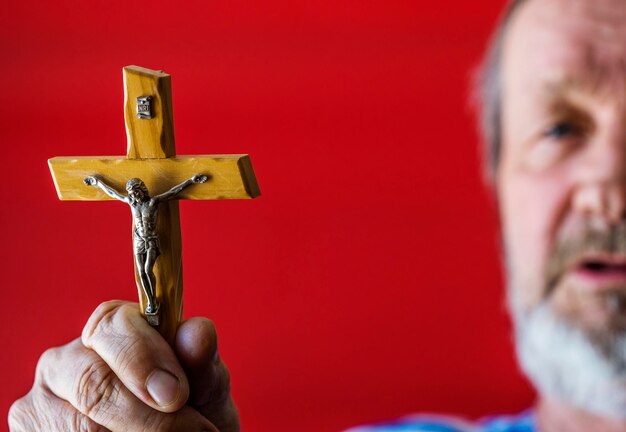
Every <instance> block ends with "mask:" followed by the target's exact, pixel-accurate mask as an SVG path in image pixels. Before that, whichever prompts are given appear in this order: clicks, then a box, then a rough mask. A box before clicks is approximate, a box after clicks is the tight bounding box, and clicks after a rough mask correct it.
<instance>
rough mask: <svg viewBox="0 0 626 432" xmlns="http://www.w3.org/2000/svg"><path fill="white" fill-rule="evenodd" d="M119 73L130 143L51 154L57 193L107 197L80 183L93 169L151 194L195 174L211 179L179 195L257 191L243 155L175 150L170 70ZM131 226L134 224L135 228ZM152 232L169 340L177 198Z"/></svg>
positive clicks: (232, 195)
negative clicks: (144, 114) (111, 149)
mask: <svg viewBox="0 0 626 432" xmlns="http://www.w3.org/2000/svg"><path fill="white" fill-rule="evenodd" d="M123 75H124V117H125V123H126V136H127V144H128V147H127V155H126V157H123V156H98V157H80V156H77V157H56V158H52V159H49V160H48V165H49V167H50V172H51V173H52V178H53V179H54V184H55V187H56V190H57V194H58V196H59V199H61V200H86V201H94V200H110V199H112V198H110V197H109V196H107V195H106V194H104V192H102V191H101V190H100V189H98V188H95V187H90V186H87V185H85V184H84V183H83V179H84V178H85V177H87V176H93V175H97V176H100V177H101V178H102V179H103V180H104V181H105V182H106V183H107V184H109V185H110V186H111V187H113V188H115V189H117V191H118V192H120V193H122V194H124V195H125V185H126V182H127V181H128V180H129V179H131V178H133V177H138V178H140V179H142V180H143V181H144V182H145V184H146V186H147V187H148V190H149V192H150V195H151V196H155V195H158V194H160V193H163V192H165V191H167V190H169V189H170V188H171V187H172V186H174V185H176V184H179V183H181V182H183V181H184V180H187V179H188V178H190V177H191V176H193V175H194V174H205V175H207V176H208V177H209V180H208V181H207V182H206V183H201V184H194V185H191V186H190V187H188V188H187V189H185V190H184V191H183V192H182V193H181V194H180V195H179V197H178V198H179V199H191V200H216V199H242V198H244V199H245V198H255V197H257V196H259V195H260V190H259V185H258V183H257V180H256V176H255V174H254V170H253V168H252V163H251V162H250V158H249V157H248V155H207V156H176V150H175V145H174V117H173V111H172V89H171V78H170V75H168V74H166V73H165V72H163V71H153V70H150V69H145V68H142V67H139V66H127V67H125V68H124V70H123ZM141 96H151V97H152V101H151V108H152V115H153V118H150V119H140V118H137V108H136V100H137V97H141ZM120 204H121V203H120ZM134 229H135V227H134V226H133V227H132V231H133V232H134ZM131 235H132V232H131ZM157 235H158V238H159V243H160V249H161V251H160V252H161V255H160V256H159V257H158V259H157V260H156V263H155V266H154V273H155V276H156V296H157V299H158V301H159V303H160V304H161V311H160V320H161V323H160V325H159V326H158V327H157V330H158V331H159V332H160V333H161V334H162V335H163V337H164V338H165V339H166V340H167V341H168V343H170V345H173V344H174V339H175V336H176V329H177V328H178V323H179V322H180V319H181V318H182V313H183V272H182V239H181V235H180V215H179V211H178V202H177V201H169V202H164V203H161V204H160V205H159V210H158V217H157ZM131 245H132V238H131ZM135 282H136V285H137V290H138V293H139V302H140V307H141V312H142V313H143V311H144V310H145V307H146V304H147V299H146V296H145V295H144V292H143V289H142V285H141V278H140V277H139V273H138V272H137V268H136V265H135Z"/></svg>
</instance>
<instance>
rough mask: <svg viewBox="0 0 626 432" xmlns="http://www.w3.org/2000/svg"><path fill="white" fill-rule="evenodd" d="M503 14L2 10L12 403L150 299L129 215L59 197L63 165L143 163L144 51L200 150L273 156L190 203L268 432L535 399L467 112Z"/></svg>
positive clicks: (198, 246) (188, 139)
mask: <svg viewBox="0 0 626 432" xmlns="http://www.w3.org/2000/svg"><path fill="white" fill-rule="evenodd" d="M181 3H183V2H181ZM501 6H502V2H501V1H496V0H490V1H487V2H484V1H483V2H480V3H476V2H468V1H465V0H463V1H462V0H452V1H449V2H442V1H437V2H417V1H397V0H385V1H382V0H381V1H378V2H374V1H343V2H337V1H331V0H328V1H300V2H299V1H280V2H277V1H273V2H268V1H265V2H261V1H259V2H255V1H250V0H230V1H221V2H216V1H202V2H200V1H198V2H188V4H187V5H185V6H180V5H178V6H176V5H174V4H173V2H172V3H168V2H163V1H149V2H148V1H146V2H140V1H132V2H131V1H126V2H122V1H117V0H115V1H90V2H79V1H74V2H70V1H67V0H61V1H55V2H48V3H47V4H42V2H36V1H33V0H8V2H7V1H5V2H4V3H3V4H2V5H0V53H1V59H0V62H1V68H0V85H1V86H2V92H1V95H0V119H1V120H0V126H1V127H0V143H1V145H2V146H1V148H2V152H3V157H2V159H1V160H2V169H1V170H0V184H1V185H2V187H3V189H4V193H5V194H6V195H7V197H6V198H5V199H4V200H3V201H2V204H0V205H1V211H0V230H1V233H0V236H1V238H2V240H3V247H2V249H1V252H0V253H1V257H0V262H1V263H2V264H1V266H2V275H3V279H4V281H3V285H2V288H1V289H2V298H3V302H2V311H1V312H0V320H2V325H1V326H0V332H1V333H0V337H1V338H2V368H1V369H0V370H1V372H0V389H1V399H0V412H2V413H3V414H2V415H5V414H6V412H7V410H8V407H9V405H10V403H11V401H12V400H14V399H15V398H17V397H18V396H20V395H22V394H24V393H25V392H26V391H27V390H28V389H29V388H30V385H31V383H32V377H33V372H34V368H35V364H36V361H37V358H38V356H39V354H40V353H41V352H42V351H43V350H44V349H45V348H46V347H49V346H53V345H58V344H63V343H66V342H67V341H69V340H71V339H73V338H74V337H77V336H78V335H79V334H80V331H81V328H82V325H83V324H84V322H85V320H86V319H87V317H88V316H89V314H90V312H91V311H92V310H93V309H94V308H95V307H96V305H98V304H99V303H100V302H102V301H104V300H107V299H112V298H127V299H133V298H134V296H135V288H134V282H133V274H132V252H131V242H130V215H129V211H128V209H127V208H125V207H124V206H123V205H121V204H115V203H111V202H100V203H76V202H60V201H58V200H57V197H56V193H55V191H54V188H53V184H52V181H51V178H50V175H49V172H48V168H47V165H46V159H47V158H49V157H52V156H57V155H101V154H111V155H123V154H124V153H125V147H126V143H125V139H126V138H125V131H124V123H123V114H122V102H123V93H122V73H121V68H122V66H124V65H128V64H138V65H142V66H145V67H149V68H153V69H164V70H165V71H167V72H169V73H171V74H172V78H173V91H174V112H175V122H176V139H177V147H178V151H179V154H194V153H196V154H198V153H204V154H206V153H250V154H251V156H252V161H253V163H254V167H255V169H256V172H257V176H258V180H259V183H260V186H261V189H262V192H263V195H262V196H261V197H260V198H259V199H257V200H254V201H229V202H224V201H222V202H184V203H182V204H181V208H182V210H181V213H182V215H181V219H182V224H183V245H184V262H185V289H186V292H185V302H186V314H187V315H188V316H191V315H199V314H201V315H206V316H209V317H211V318H213V319H214V320H215V321H216V323H217V326H218V330H219V332H220V340H221V349H220V351H221V353H222V356H223V357H224V358H225V359H226V361H227V362H228V364H229V366H230V368H231V371H232V376H233V381H234V382H233V385H234V393H235V396H236V399H237V401H238V404H239V406H240V409H241V413H242V420H243V424H244V430H245V431H260V432H263V431H273V432H281V431H285V432H294V431H298V432H308V431H310V432H319V431H337V430H339V429H341V428H343V427H346V426H348V425H352V424H355V423H360V422H364V421H371V420H375V419H384V418H390V417H393V416H397V415H400V414H403V413H407V412H411V411H423V410H427V411H438V412H455V413H460V414H465V415H468V416H478V415H483V414H486V413H491V412H509V411H515V410H519V409H522V408H524V407H526V406H527V405H528V404H529V403H530V401H531V400H532V393H531V390H530V389H529V387H528V385H527V384H526V383H525V382H524V381H523V380H522V378H520V376H519V373H518V372H517V369H516V366H515V362H514V360H513V353H512V346H511V343H510V336H509V334H510V328H509V323H508V320H507V317H506V314H505V312H504V306H503V304H504V301H503V294H502V274H501V270H500V267H499V256H498V252H497V246H496V245H497V240H496V239H497V233H496V229H495V225H494V222H495V217H494V216H493V215H492V213H491V209H490V206H489V199H488V195H487V193H486V192H485V191H484V190H483V187H482V185H481V179H480V176H479V174H478V159H479V154H478V150H477V148H478V139H477V137H476V133H475V128H474V125H473V122H472V121H473V120H472V115H471V113H470V110H469V109H468V104H467V102H466V101H467V93H468V81H469V77H470V73H471V70H472V68H473V67H474V66H475V64H476V63H477V61H478V59H479V57H480V53H481V51H482V49H483V47H484V44H485V41H486V39H487V36H488V34H489V32H490V29H491V27H492V26H493V23H494V22H495V19H496V17H497V16H498V14H499V10H500V8H501ZM111 268H114V269H115V270H114V271H111V270H110V269H111Z"/></svg>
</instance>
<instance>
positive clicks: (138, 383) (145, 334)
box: [9, 301, 239, 432]
mask: <svg viewBox="0 0 626 432" xmlns="http://www.w3.org/2000/svg"><path fill="white" fill-rule="evenodd" d="M9 427H10V429H11V431H13V432H22V431H29V432H30V431H50V432H52V431H63V432H66V431H90V432H96V431H97V432H100V431H112V432H117V431H120V432H129V431H181V432H194V431H198V432H200V431H211V432H215V431H219V432H238V431H239V415H238V412H237V408H236V407H235V404H234V403H233V400H232V398H231V396H230V379H229V375H228V370H227V369H226V366H225V365H224V363H222V362H221V360H220V358H219V356H218V354H217V334H216V332H215V328H214V326H213V324H212V322H211V321H209V320H208V319H205V318H192V319H189V320H187V321H185V322H184V323H182V324H181V326H180V327H179V329H178V332H177V334H176V347H175V349H174V350H172V348H170V346H169V345H168V344H167V343H166V342H165V340H164V339H163V338H162V337H161V335H159V334H158V333H157V332H156V330H154V329H153V328H152V327H150V325H148V323H147V322H146V321H145V319H144V318H143V317H142V316H141V315H140V313H139V308H138V306H137V304H136V303H128V302H122V301H111V302H106V303H103V304H102V305H100V306H99V307H98V308H97V309H96V310H95V312H94V313H93V314H92V316H91V318H89V321H88V322H87V324H86V326H85V328H84V329H83V333H82V336H81V337H80V338H79V339H76V340H74V341H73V342H71V343H69V344H67V345H64V346H62V347H58V348H52V349H49V350H48V351H46V352H45V353H44V354H43V355H42V356H41V359H40V360H39V363H38V365H37V371H36V375H35V383H34V385H33V388H32V389H31V391H30V392H29V393H28V394H27V395H26V396H24V397H23V398H21V399H19V400H18V401H16V402H15V403H14V404H13V406H12V407H11V410H10V411H9Z"/></svg>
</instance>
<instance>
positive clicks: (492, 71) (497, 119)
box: [474, 0, 527, 183]
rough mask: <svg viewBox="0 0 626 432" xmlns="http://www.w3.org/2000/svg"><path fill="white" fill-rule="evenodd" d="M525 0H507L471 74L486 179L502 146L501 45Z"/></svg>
mask: <svg viewBox="0 0 626 432" xmlns="http://www.w3.org/2000/svg"><path fill="white" fill-rule="evenodd" d="M526 1H527V0H511V1H510V2H509V4H508V6H507V8H506V10H505V11H504V14H503V15H502V17H501V18H500V22H499V24H498V26H497V28H496V30H495V32H494V33H493V36H492V37H491V41H490V43H489V46H488V48H487V52H486V54H485V57H484V59H483V62H482V65H481V66H480V67H479V69H478V73H477V74H476V75H475V77H474V102H475V105H476V110H477V114H478V125H479V129H480V131H481V134H482V137H483V142H484V149H483V153H484V160H483V164H484V171H485V174H486V178H487V179H488V181H489V183H493V180H494V176H495V173H496V171H497V169H498V164H499V163H500V153H501V152H500V149H501V146H502V118H501V108H502V106H501V105H502V88H501V76H500V75H501V74H500V68H501V64H500V63H501V61H502V46H503V42H504V37H505V36H506V32H507V30H508V27H509V24H510V23H511V18H512V17H513V15H514V12H515V11H516V10H517V9H518V8H519V6H520V5H521V4H522V3H524V2H526Z"/></svg>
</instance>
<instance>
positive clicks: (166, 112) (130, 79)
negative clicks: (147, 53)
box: [124, 66, 176, 159]
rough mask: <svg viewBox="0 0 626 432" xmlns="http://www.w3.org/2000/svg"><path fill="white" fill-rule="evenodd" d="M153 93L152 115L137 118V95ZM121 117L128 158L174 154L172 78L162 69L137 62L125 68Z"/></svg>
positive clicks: (169, 155)
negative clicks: (147, 66)
mask: <svg viewBox="0 0 626 432" xmlns="http://www.w3.org/2000/svg"><path fill="white" fill-rule="evenodd" d="M140 96H152V111H153V113H154V117H153V118H151V119H138V118H137V98H138V97H140ZM124 119H125V122H126V138H127V143H128V149H127V151H126V154H127V156H128V158H129V159H150V158H166V157H172V156H176V149H175V143H174V113H173V111H172V80H171V77H170V75H169V74H166V73H165V72H163V71H153V70H150V69H146V68H142V67H139V66H126V67H125V68H124Z"/></svg>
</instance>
